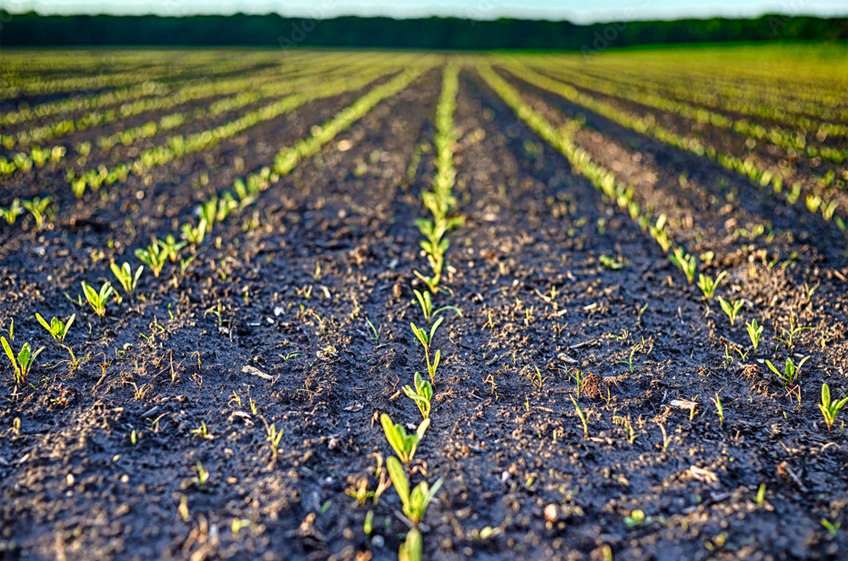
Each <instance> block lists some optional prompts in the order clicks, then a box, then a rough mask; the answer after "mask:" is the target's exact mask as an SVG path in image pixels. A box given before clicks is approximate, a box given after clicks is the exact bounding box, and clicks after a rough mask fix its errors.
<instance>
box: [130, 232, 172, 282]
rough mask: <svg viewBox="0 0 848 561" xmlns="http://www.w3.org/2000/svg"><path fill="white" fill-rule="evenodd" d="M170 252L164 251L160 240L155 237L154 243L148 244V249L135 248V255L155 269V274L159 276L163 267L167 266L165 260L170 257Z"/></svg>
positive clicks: (151, 268)
mask: <svg viewBox="0 0 848 561" xmlns="http://www.w3.org/2000/svg"><path fill="white" fill-rule="evenodd" d="M169 255H170V254H169V252H167V251H162V246H161V245H159V241H158V240H157V239H156V238H153V243H151V244H150V245H149V246H147V249H141V248H138V249H136V250H135V256H136V257H138V258H139V259H140V260H141V262H142V263H144V264H145V265H147V266H149V267H150V270H152V271H153V276H154V277H156V278H159V273H160V272H162V267H164V266H165V261H166V260H167V259H168V256H169Z"/></svg>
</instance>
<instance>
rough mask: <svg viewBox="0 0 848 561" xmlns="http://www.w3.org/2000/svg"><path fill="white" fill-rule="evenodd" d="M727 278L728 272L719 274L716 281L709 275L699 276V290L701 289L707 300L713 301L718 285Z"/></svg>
mask: <svg viewBox="0 0 848 561" xmlns="http://www.w3.org/2000/svg"><path fill="white" fill-rule="evenodd" d="M725 276H727V271H722V272H721V273H719V275H718V276H717V277H716V278H715V280H713V278H712V277H711V276H709V275H704V274H698V288H700V289H701V292H703V293H704V298H705V299H707V300H712V298H713V295H714V294H715V290H716V288H717V287H718V284H719V283H720V282H721V279H723V278H724V277H725Z"/></svg>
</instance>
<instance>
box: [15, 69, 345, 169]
mask: <svg viewBox="0 0 848 561" xmlns="http://www.w3.org/2000/svg"><path fill="white" fill-rule="evenodd" d="M314 72H316V73H318V72H323V69H318V70H315V71H314ZM315 77H316V76H315V75H313V74H311V73H310V72H305V73H303V74H295V75H293V76H284V77H283V81H278V80H274V81H273V83H271V84H265V85H262V84H261V82H262V81H265V80H261V81H260V83H258V84H254V87H253V88H252V89H251V90H250V91H247V92H242V93H239V94H236V95H234V96H230V97H226V98H223V99H219V100H216V101H214V102H212V103H211V104H209V105H208V106H206V107H197V108H192V109H189V110H187V111H183V112H177V113H172V114H169V115H165V116H163V117H161V118H159V119H158V120H155V121H149V122H147V123H144V124H141V125H138V126H135V127H133V128H130V129H126V130H123V131H120V132H116V133H114V134H111V135H105V136H101V137H98V138H96V139H94V141H93V144H94V145H96V146H97V147H98V148H99V149H100V150H101V151H103V152H105V153H108V152H109V150H111V149H112V148H113V147H114V146H115V145H117V144H119V143H120V144H123V145H125V146H130V145H132V144H133V143H135V142H136V141H138V140H140V139H144V138H151V137H154V136H156V135H157V134H160V133H162V132H165V131H168V130H171V129H174V128H176V127H178V126H181V125H183V124H186V123H189V122H191V121H194V120H197V119H199V118H201V117H209V116H211V117H215V116H218V115H220V114H222V113H226V112H230V111H234V110H237V109H240V108H242V107H245V106H247V105H250V104H252V103H255V102H257V101H261V100H262V99H265V98H269V97H275V96H279V95H283V94H285V93H290V92H292V91H295V90H297V89H298V88H302V87H304V86H305V85H307V84H309V83H310V82H311V81H313V80H314V79H315ZM329 78H332V74H331V75H329V76H326V77H325V79H329ZM230 88H231V85H229V84H224V85H223V87H222V88H216V87H215V86H214V85H212V86H210V87H209V88H205V90H206V91H205V93H203V94H201V93H200V92H199V91H198V92H193V93H192V95H194V94H195V93H196V94H197V97H195V99H201V98H202V97H209V96H212V95H216V94H217V93H220V91H226V90H229V89H230ZM239 89H241V88H239ZM210 90H212V91H213V93H209V92H210ZM214 90H217V91H214ZM186 97H187V96H186V95H179V96H170V97H169V98H164V99H163V98H154V99H150V100H145V101H144V102H143V103H142V102H136V104H137V105H138V106H139V108H140V111H139V112H142V111H148V110H152V109H162V108H165V107H168V106H173V105H176V103H177V102H178V101H179V103H185V102H187V101H188V100H187V99H186ZM175 98H176V99H175ZM160 99H163V103H159V101H160ZM136 104H133V105H136ZM109 113H110V114H112V115H113V116H114V112H109ZM91 148H92V142H84V143H80V144H78V145H77V146H76V153H77V154H79V155H81V156H88V154H89V153H90V151H91ZM65 151H66V149H65V147H64V146H54V147H53V148H48V149H43V148H41V147H38V146H36V147H34V148H33V149H32V150H31V151H30V153H29V155H27V154H22V153H18V154H15V156H14V158H13V160H12V162H11V163H6V162H5V161H4V159H3V158H2V157H0V175H10V174H11V173H14V171H15V169H21V170H22V171H24V172H26V171H29V169H30V168H31V167H32V164H33V163H34V164H35V165H36V166H37V167H41V166H43V165H44V164H45V163H46V162H47V161H48V160H49V161H50V162H52V163H56V162H58V161H60V160H61V159H62V157H63V156H64V155H65ZM28 160H30V161H28Z"/></svg>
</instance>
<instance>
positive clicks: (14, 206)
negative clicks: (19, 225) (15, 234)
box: [0, 199, 24, 226]
mask: <svg viewBox="0 0 848 561" xmlns="http://www.w3.org/2000/svg"><path fill="white" fill-rule="evenodd" d="M23 211H24V209H23V207H22V206H21V200H20V199H14V200H13V201H12V203H11V204H10V205H9V206H8V208H4V207H0V216H2V217H3V218H4V219H5V220H6V224H9V225H10V226H11V225H12V224H14V223H15V220H17V219H18V216H20V215H21V213H23Z"/></svg>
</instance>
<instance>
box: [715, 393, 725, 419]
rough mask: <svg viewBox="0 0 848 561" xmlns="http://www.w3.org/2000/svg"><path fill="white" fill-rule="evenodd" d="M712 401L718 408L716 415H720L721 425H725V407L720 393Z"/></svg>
mask: <svg viewBox="0 0 848 561" xmlns="http://www.w3.org/2000/svg"><path fill="white" fill-rule="evenodd" d="M712 400H713V403H714V404H715V406H716V414H717V415H718V421H719V424H724V406H723V405H722V404H721V398H720V397H719V396H718V392H716V394H715V397H714V398H712Z"/></svg>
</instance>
